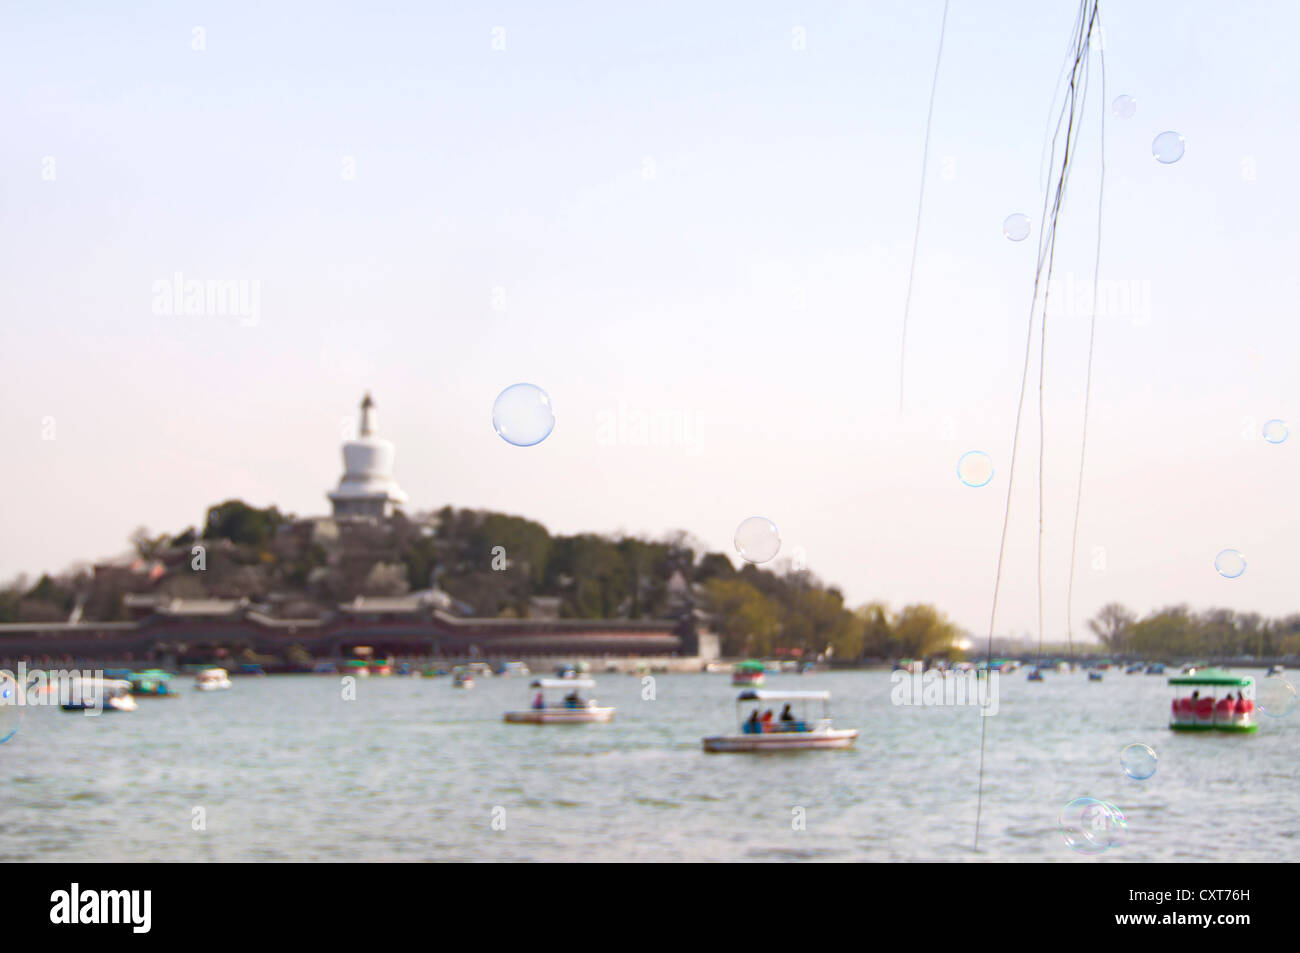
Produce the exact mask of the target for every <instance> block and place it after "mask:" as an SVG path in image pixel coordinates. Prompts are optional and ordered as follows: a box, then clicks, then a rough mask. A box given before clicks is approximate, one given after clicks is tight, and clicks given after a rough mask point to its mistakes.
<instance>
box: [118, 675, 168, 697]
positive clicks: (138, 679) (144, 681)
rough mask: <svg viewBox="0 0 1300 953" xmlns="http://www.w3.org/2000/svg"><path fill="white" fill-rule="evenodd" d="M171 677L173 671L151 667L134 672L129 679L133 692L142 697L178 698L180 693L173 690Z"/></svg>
mask: <svg viewBox="0 0 1300 953" xmlns="http://www.w3.org/2000/svg"><path fill="white" fill-rule="evenodd" d="M171 677H172V673H171V672H164V671H163V670H162V669H160V668H150V669H145V670H144V671H143V672H132V673H131V674H130V676H128V679H127V680H128V681H129V682H130V683H131V694H133V695H138V696H140V697H141V698H177V697H179V694H180V693H179V692H175V691H172V686H171Z"/></svg>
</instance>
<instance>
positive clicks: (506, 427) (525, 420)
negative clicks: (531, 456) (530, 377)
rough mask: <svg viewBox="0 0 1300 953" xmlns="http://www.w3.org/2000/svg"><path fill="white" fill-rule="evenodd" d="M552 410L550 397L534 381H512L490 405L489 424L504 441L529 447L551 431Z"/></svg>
mask: <svg viewBox="0 0 1300 953" xmlns="http://www.w3.org/2000/svg"><path fill="white" fill-rule="evenodd" d="M554 427H555V412H554V410H553V409H552V407H551V398H550V397H548V396H547V394H546V391H544V390H542V389H541V388H540V387H538V386H537V385H536V384H512V385H511V386H509V387H507V388H506V389H505V390H503V391H502V392H501V393H500V394H498V395H497V399H496V402H495V403H494V404H493V405H492V428H493V429H494V430H496V432H497V434H498V435H499V436H500V437H501V439H502V440H504V441H505V442H506V443H510V444H514V445H515V446H516V447H531V446H534V445H536V444H539V443H541V442H542V441H543V440H545V439H546V438H547V437H549V436H550V435H551V430H552V429H554Z"/></svg>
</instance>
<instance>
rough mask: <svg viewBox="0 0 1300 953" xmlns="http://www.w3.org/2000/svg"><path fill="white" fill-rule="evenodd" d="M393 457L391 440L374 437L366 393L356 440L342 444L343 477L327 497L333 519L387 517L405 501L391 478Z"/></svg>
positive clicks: (372, 409) (371, 406) (372, 413)
mask: <svg viewBox="0 0 1300 953" xmlns="http://www.w3.org/2000/svg"><path fill="white" fill-rule="evenodd" d="M396 454H397V450H396V448H395V447H394V446H393V444H392V442H391V441H388V440H384V439H383V438H381V437H378V436H376V424H375V402H374V401H373V400H371V399H370V395H369V394H366V396H365V399H364V400H362V401H361V428H360V432H359V434H358V436H357V439H355V440H349V441H348V442H347V443H345V444H343V478H342V479H341V480H339V487H338V489H337V490H334V491H333V492H331V493H330V494H329V498H330V502H331V503H333V504H334V516H335V517H336V518H337V517H350V516H353V517H355V516H360V517H382V516H388V515H389V514H391V513H392V512H393V507H394V506H396V505H397V504H399V503H405V502H406V501H407V496H406V494H405V493H403V492H402V489H401V487H399V486H398V485H397V481H396V480H395V479H394V478H393V457H394V456H396Z"/></svg>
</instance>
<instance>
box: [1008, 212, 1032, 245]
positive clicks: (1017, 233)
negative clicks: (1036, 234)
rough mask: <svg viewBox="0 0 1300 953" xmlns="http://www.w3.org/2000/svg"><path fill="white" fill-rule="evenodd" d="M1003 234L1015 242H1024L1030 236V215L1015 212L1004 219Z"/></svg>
mask: <svg viewBox="0 0 1300 953" xmlns="http://www.w3.org/2000/svg"><path fill="white" fill-rule="evenodd" d="M1002 234H1003V235H1005V236H1007V238H1009V239H1010V240H1011V241H1013V242H1023V241H1024V240H1025V239H1026V238H1028V237H1029V216H1028V215H1022V214H1021V213H1020V212H1014V213H1012V214H1011V215H1008V216H1007V217H1006V218H1004V219H1003V220H1002Z"/></svg>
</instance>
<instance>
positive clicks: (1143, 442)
mask: <svg viewBox="0 0 1300 953" xmlns="http://www.w3.org/2000/svg"><path fill="white" fill-rule="evenodd" d="M112 6H113V8H114V9H113V12H108V11H106V10H105V9H103V7H104V5H102V4H95V3H77V4H66V5H61V6H58V7H55V6H51V5H47V4H36V3H25V4H10V5H9V6H8V7H7V9H6V13H5V17H4V20H5V23H4V29H3V30H2V31H0V80H2V81H3V86H4V88H5V90H6V95H5V96H4V97H3V99H0V123H2V124H3V129H4V135H3V137H0V182H2V190H0V220H2V221H3V226H4V227H3V228H2V229H0V281H2V282H3V287H4V289H5V295H4V311H5V319H4V322H3V328H4V339H3V347H0V380H3V398H4V407H5V411H4V413H3V415H0V438H3V439H4V441H5V445H6V446H8V447H9V448H10V454H11V457H12V459H11V463H10V465H9V466H8V467H6V468H5V469H4V477H3V479H4V482H3V486H2V488H0V489H2V490H3V500H4V505H3V508H0V534H2V536H3V540H4V545H3V547H0V574H2V575H3V576H5V577H8V576H11V575H12V574H14V573H17V572H19V571H25V572H28V573H37V572H40V571H43V570H59V569H62V568H64V567H65V566H66V565H68V564H69V563H71V562H73V561H74V560H79V559H94V558H101V557H105V556H108V555H112V554H115V553H117V552H120V551H122V550H124V549H125V548H126V538H127V536H128V534H129V533H130V532H131V531H132V529H134V528H135V527H136V526H138V525H141V524H144V525H146V526H148V527H150V528H151V529H153V530H154V531H155V532H162V531H168V532H177V531H179V530H181V529H183V528H184V527H185V526H187V525H190V524H199V523H201V522H202V519H203V514H204V510H205V508H206V507H207V506H208V505H210V504H213V503H216V502H219V501H222V500H225V499H228V498H231V497H242V498H244V499H246V500H248V501H249V502H251V503H254V504H258V505H268V504H272V503H274V504H276V505H278V506H280V507H281V508H282V509H286V510H289V511H293V512H295V513H298V514H300V515H309V514H320V513H324V512H327V510H328V502H327V501H326V499H325V493H326V491H327V490H329V489H331V488H332V487H333V486H334V485H335V484H336V482H337V480H338V477H339V473H340V468H341V460H340V456H339V443H340V437H341V433H342V430H343V427H344V418H347V417H350V416H353V415H355V413H356V406H357V403H358V401H359V399H360V397H361V395H362V393H363V392H364V391H366V390H367V389H369V390H371V391H372V392H373V394H374V397H375V400H376V403H377V406H378V410H379V423H380V428H381V432H382V433H383V434H384V435H385V436H387V437H389V438H391V439H392V440H394V441H395V442H396V444H397V448H398V453H397V476H398V478H399V480H400V482H401V484H402V485H403V487H404V489H405V490H406V491H407V492H408V493H409V494H410V496H411V509H413V510H416V509H434V508H437V507H440V506H442V505H444V504H448V503H450V504H452V505H454V506H458V507H483V508H488V509H493V510H500V511H505V512H509V513H516V514H520V515H525V516H528V517H530V518H533V519H536V520H539V521H541V522H542V523H544V524H545V525H546V526H547V527H548V528H549V529H550V530H551V531H552V532H555V533H573V532H578V531H584V530H590V531H616V530H626V531H629V532H639V533H646V534H650V535H655V536H657V535H660V534H662V533H664V532H666V531H669V530H672V529H675V528H683V529H686V530H689V531H690V532H692V533H693V534H694V535H696V536H698V537H699V538H701V539H702V540H703V541H705V542H706V543H707V544H708V545H710V546H711V547H714V548H718V549H727V550H729V551H730V550H731V537H732V533H733V532H734V530H735V527H736V525H737V524H738V523H739V522H740V521H741V520H743V519H744V518H746V517H748V516H752V515H762V516H766V517H768V518H770V519H772V520H773V521H775V522H776V524H777V525H778V527H779V528H780V531H781V534H782V538H783V541H784V545H783V549H782V553H781V557H778V558H784V557H787V556H789V555H791V554H792V553H793V552H794V551H795V550H796V548H801V549H802V551H803V552H804V553H805V554H806V560H807V563H808V565H809V567H810V568H811V569H812V570H813V571H814V572H816V573H817V574H818V575H820V576H821V577H823V578H824V579H826V580H828V581H832V582H835V583H837V584H838V585H840V586H841V587H842V588H843V589H844V591H845V592H846V594H847V596H848V598H849V600H850V602H851V603H853V604H857V603H861V602H865V601H867V600H869V599H884V600H887V601H889V602H890V603H891V604H894V605H900V604H903V603H906V602H913V601H928V602H934V603H936V604H937V605H939V606H940V607H941V608H942V609H944V610H945V611H946V612H948V613H949V614H950V615H951V616H952V617H953V618H954V619H955V620H956V621H957V622H958V623H959V624H960V625H962V626H964V627H967V628H969V629H971V630H973V631H974V632H976V633H980V632H982V631H984V630H985V629H986V627H987V625H988V612H989V602H990V596H991V591H992V583H993V571H994V565H995V560H996V554H997V542H998V530H999V526H1000V520H1001V512H1002V505H1003V495H1004V493H1005V491H1006V479H1007V474H1008V462H1009V453H1010V446H1011V426H1012V420H1013V415H1014V411H1015V399H1016V394H1017V388H1018V385H1019V373H1020V359H1021V353H1022V347H1023V338H1024V331H1025V321H1026V317H1027V310H1028V307H1029V293H1030V287H1031V284H1032V278H1033V257H1034V244H1035V242H1036V238H1037V229H1038V226H1039V224H1040V223H1039V222H1038V221H1037V220H1036V219H1037V213H1038V210H1039V208H1040V206H1041V202H1042V191H1041V182H1040V165H1041V160H1042V146H1043V138H1044V135H1045V132H1046V126H1047V120H1048V109H1049V105H1050V100H1051V97H1052V92H1053V87H1054V84H1055V82H1056V80H1057V76H1058V74H1059V72H1060V69H1061V66H1062V57H1063V55H1064V53H1065V51H1066V47H1067V44H1068V41H1069V38H1070V29H1071V26H1072V23H1073V20H1074V16H1075V11H1076V8H1077V4H1076V3H1074V2H1067V0H1055V2H1042V0H1021V2H999V3H992V2H987V3H985V2H975V0H954V2H953V3H952V8H951V13H950V15H949V21H948V30H947V39H946V42H945V51H944V60H943V65H942V71H941V75H940V79H939V86H938V98H937V101H936V105H935V112H934V123H933V137H932V143H931V150H930V162H929V167H928V170H927V182H928V191H927V196H926V210H925V218H924V223H923V226H922V232H921V243H920V251H919V256H918V264H917V274H916V289H915V292H914V298H913V307H912V316H911V323H910V331H909V356H908V368H909V371H908V392H909V400H908V405H907V409H906V413H904V414H903V415H900V414H899V412H898V408H897V390H898V367H897V365H898V347H899V335H900V324H901V317H902V304H903V296H904V291H905V288H906V284H907V263H908V257H909V254H910V250H911V241H912V231H913V221H914V216H915V213H916V200H917V189H918V186H919V183H920V178H919V176H920V157H921V148H922V140H923V135H924V123H925V112H926V103H927V99H928V96H929V92H930V75H931V70H932V67H933V63H934V54H935V47H936V42H937V39H938V27H939V18H940V13H941V10H942V3H941V2H940V0H926V2H920V0H892V2H871V3H795V4H791V3H772V2H753V0H747V2H736V3H725V4H724V3H720V4H697V3H672V2H668V3H655V4H641V5H639V6H636V7H633V6H631V5H625V4H603V3H594V2H593V3H572V4H561V5H553V6H552V9H549V10H546V11H543V10H542V9H539V7H540V6H541V5H538V4H528V3H523V2H498V3H495V4H492V5H482V6H478V7H476V6H475V5H472V4H448V3H419V2H410V3H402V2H387V3H383V4H366V5H353V4H338V3H289V4H274V5H272V4H264V3H248V2H229V3H223V4H204V3H166V4H164V3H153V4H145V3H141V4H126V3H120V4H114V5H112ZM1102 19H1103V22H1104V24H1105V30H1106V43H1107V69H1108V77H1107V87H1108V88H1107V99H1113V98H1114V97H1115V96H1117V95H1119V94H1121V93H1126V94H1128V95H1131V96H1133V97H1135V98H1136V99H1137V100H1138V109H1137V114H1136V116H1134V117H1133V118H1131V119H1126V120H1123V119H1116V118H1114V117H1112V116H1109V115H1108V118H1107V126H1106V161H1107V192H1106V200H1105V219H1104V245H1103V251H1102V278H1103V280H1105V281H1109V282H1111V283H1112V287H1115V288H1119V287H1121V286H1122V287H1124V288H1126V289H1129V288H1132V289H1136V291H1137V296H1136V297H1135V298H1133V299H1132V303H1130V304H1129V305H1128V306H1126V307H1123V308H1121V309H1120V310H1122V311H1124V312H1125V313H1121V314H1106V315H1103V317H1102V318H1101V319H1100V320H1099V329H1098V345H1097V353H1096V371H1095V382H1094V384H1095V386H1094V403H1093V416H1092V424H1091V431H1090V434H1091V435H1090V445H1089V469H1088V474H1087V478H1086V482H1085V491H1084V505H1083V519H1082V524H1081V528H1080V571H1079V574H1078V581H1077V588H1076V595H1075V613H1074V614H1075V627H1076V633H1077V632H1079V631H1082V630H1083V628H1084V620H1085V619H1086V618H1087V617H1088V616H1090V615H1091V614H1093V613H1094V612H1095V611H1096V610H1097V608H1099V607H1100V605H1101V604H1103V603H1104V602H1107V601H1110V600H1120V601H1123V602H1125V603H1127V604H1129V605H1130V606H1131V607H1133V608H1134V609H1136V610H1138V611H1142V612H1145V611H1147V610H1150V609H1152V608H1154V607H1157V606H1161V605H1165V604H1169V603H1174V602H1183V601H1185V602H1189V603H1191V604H1192V605H1194V606H1209V605H1222V606H1228V607H1232V608H1237V609H1242V610H1257V611H1260V612H1263V613H1267V614H1282V613H1286V612H1290V611H1300V598H1298V597H1297V596H1296V594H1295V587H1294V585H1293V579H1294V573H1295V567H1296V558H1295V555H1294V543H1293V539H1294V538H1295V537H1296V535H1297V531H1298V530H1300V517H1298V516H1297V511H1296V507H1295V505H1294V499H1295V486H1296V472H1297V470H1296V468H1297V460H1298V457H1297V454H1300V433H1297V434H1296V435H1294V436H1292V437H1291V438H1290V439H1289V440H1288V441H1287V442H1285V443H1283V444H1280V445H1276V446H1275V445H1271V444H1268V443H1266V442H1264V441H1263V440H1262V439H1260V436H1259V428H1260V426H1261V425H1262V424H1263V423H1264V422H1265V421H1266V420H1269V419H1270V418H1281V419H1283V420H1286V421H1288V422H1289V423H1290V424H1292V426H1293V427H1297V428H1300V400H1298V399H1297V391H1296V386H1295V381H1296V380H1297V379H1298V378H1300V373H1298V372H1300V347H1298V346H1297V345H1300V330H1297V321H1296V319H1295V309H1296V304H1295V302H1296V300H1297V297H1298V294H1297V293H1298V292H1300V288H1298V287H1297V285H1300V279H1298V278H1297V270H1296V268H1295V261H1296V259H1297V257H1298V256H1297V253H1298V252H1300V248H1298V247H1297V246H1298V243H1297V240H1296V235H1295V214H1296V209H1297V208H1300V185H1297V179H1296V176H1295V175H1294V172H1293V169H1294V166H1295V162H1296V160H1297V154H1298V146H1300V141H1298V139H1297V134H1296V132H1295V123H1294V119H1295V116H1296V112H1297V109H1296V107H1297V103H1298V102H1300V70H1297V69H1296V67H1295V65H1294V55H1293V50H1292V43H1291V38H1292V37H1293V36H1295V35H1296V33H1297V32H1298V30H1300V7H1297V6H1295V5H1293V4H1288V3H1283V2H1277V3H1262V2H1256V3H1242V4H1233V5H1230V6H1229V5H1223V4H1221V3H1210V2H1195V3H1182V4H1177V5H1171V4H1166V3H1153V2H1145V3H1126V4H1114V5H1103V10H1102ZM196 28H200V32H196ZM799 31H802V32H799ZM801 39H802V44H801V42H800V40H801ZM801 45H802V46H803V47H804V48H802V49H800V48H797V47H799V46H801ZM196 46H200V47H202V49H196V48H195V47H196ZM502 46H504V48H503V49H500V48H494V47H502ZM1090 96H1091V99H1090V103H1089V107H1090V108H1089V111H1088V115H1089V120H1088V122H1089V125H1088V126H1086V127H1085V129H1084V133H1083V137H1082V139H1081V140H1080V141H1081V143H1082V146H1081V152H1080V155H1079V164H1078V166H1077V167H1076V171H1075V178H1074V180H1073V182H1072V188H1071V193H1070V196H1069V201H1068V202H1067V205H1066V208H1065V211H1064V214H1063V216H1062V224H1061V232H1060V236H1061V237H1060V242H1059V250H1058V256H1057V270H1058V275H1059V276H1061V278H1062V279H1063V280H1071V279H1072V280H1073V281H1074V282H1075V283H1076V286H1077V285H1079V284H1086V283H1087V282H1088V281H1089V280H1090V277H1091V271H1092V260H1093V259H1092V250H1093V243H1094V241H1095V225H1096V180H1097V158H1098V141H1097V132H1098V127H1097V119H1098V112H1099V109H1098V107H1099V106H1100V105H1101V104H1102V102H1101V92H1100V72H1099V70H1097V69H1094V71H1093V88H1092V91H1091V94H1090ZM1167 129H1171V130H1176V131H1178V132H1180V133H1181V134H1182V135H1184V136H1185V137H1186V139H1187V151H1186V156H1185V157H1184V158H1183V160H1182V161H1181V162H1179V163H1177V164H1175V165H1171V166H1162V165H1159V164H1157V163H1156V162H1155V161H1154V160H1153V159H1152V157H1151V140H1152V138H1153V137H1154V136H1155V135H1156V134H1157V133H1159V132H1161V131H1164V130H1167ZM1018 211H1019V212H1025V213H1028V214H1030V216H1031V217H1033V218H1034V219H1035V221H1034V229H1035V231H1034V235H1033V236H1032V237H1031V239H1030V240H1029V241H1025V242H1022V243H1020V244H1013V243H1011V242H1008V241H1007V240H1005V239H1004V238H1003V237H1002V235H1001V223H1002V220H1003V218H1005V217H1006V216H1007V215H1008V214H1010V213H1012V212H1018ZM176 272H181V273H182V274H183V275H184V277H185V278H186V279H194V280H205V281H206V280H221V279H229V280H243V281H248V282H257V283H258V285H257V286H258V288H259V291H260V309H259V315H258V319H257V321H256V323H255V324H253V323H250V322H243V321H241V320H240V319H239V318H237V317H230V316H222V315H205V316H185V315H175V314H155V313H154V306H153V305H154V300H153V286H154V283H155V282H157V281H168V280H170V279H171V278H172V276H173V275H174V274H175V273H176ZM1067 276H1070V277H1067ZM1086 334H1087V312H1086V307H1082V308H1081V307H1078V306H1077V305H1072V306H1071V307H1069V308H1067V309H1066V310H1065V312H1064V313H1060V314H1057V315H1054V316H1053V317H1052V318H1051V319H1050V320H1049V326H1048V345H1047V346H1048V362H1047V375H1046V376H1047V408H1046V417H1047V421H1046V433H1047V440H1046V444H1047V446H1046V452H1047V463H1046V467H1047V480H1046V501H1045V524H1046V533H1047V536H1046V544H1045V546H1046V549H1045V559H1046V566H1047V572H1046V577H1045V580H1044V587H1045V599H1046V602H1045V606H1046V610H1045V611H1046V617H1047V623H1046V635H1047V638H1049V639H1056V638H1060V637H1062V636H1063V635H1064V631H1065V591H1066V576H1067V572H1066V568H1067V566H1068V560H1069V533H1070V522H1071V518H1072V513H1073V505H1074V474H1075V470H1076V468H1077V466H1078V450H1079V436H1080V418H1081V412H1082V403H1081V397H1082V388H1083V371H1084V358H1085V355H1084V345H1085V343H1086ZM1031 375H1032V377H1033V378H1034V379H1036V376H1037V368H1036V367H1035V368H1033V369H1031ZM519 381H530V382H532V383H535V384H538V385H540V386H541V387H543V388H545V389H546V390H547V391H548V393H549V394H550V396H551V399H552V401H553V403H554V406H555V409H556V416H557V424H556V427H555V430H554V432H553V433H552V434H551V436H550V437H549V438H548V439H547V440H546V441H545V442H544V443H542V444H540V445H539V446H536V447H532V448H528V449H519V448H515V447H511V446H509V445H507V444H506V443H504V442H503V441H502V440H501V439H500V438H499V437H497V436H496V434H495V433H494V432H493V430H492V426H491V422H490V410H491V405H492V401H493V399H494V397H495V396H496V394H497V393H498V392H499V391H500V390H502V389H503V388H504V387H506V386H508V385H510V384H513V383H516V382H519ZM638 413H641V414H646V415H650V416H652V417H655V418H657V419H659V420H660V421H664V422H667V423H669V424H673V423H675V424H676V429H675V430H674V429H672V427H671V426H670V427H668V428H667V435H666V438H664V439H659V440H658V441H657V442H656V443H655V445H644V444H645V443H647V441H640V440H638V432H637V430H636V428H635V415H636V414H638ZM1026 413H1027V418H1026V430H1025V437H1024V439H1023V441H1022V450H1023V451H1024V454H1025V455H1024V456H1023V458H1022V462H1021V466H1020V467H1018V469H1017V481H1016V489H1017V499H1016V504H1015V507H1014V509H1013V518H1012V524H1011V540H1010V544H1009V547H1008V561H1007V566H1006V571H1005V579H1006V585H1005V588H1004V593H1003V596H1002V601H1001V608H1000V611H999V617H998V624H997V629H998V631H999V632H1000V633H1009V634H1015V635H1020V634H1022V633H1024V632H1027V631H1036V628H1035V627H1036V609H1035V601H1034V547H1035V535H1034V534H1035V522H1034V520H1035V512H1036V505H1037V503H1036V495H1035V494H1036V489H1035V484H1034V474H1035V469H1036V454H1037V433H1038V422H1037V417H1036V413H1037V410H1036V394H1035V393H1033V392H1031V394H1030V397H1029V403H1028V405H1027V408H1026ZM620 415H621V418H622V419H623V420H624V422H625V424H623V425H620V424H618V423H617V421H618V420H619V419H620ZM50 418H52V420H51V419H50ZM611 421H615V424H614V425H612V426H611V424H610V422H611ZM49 437H52V439H47V438H49ZM971 449H980V450H984V451H986V452H987V453H989V454H990V455H991V457H992V458H993V461H994V466H995V468H996V474H995V476H994V479H993V481H992V482H991V483H990V484H989V485H988V486H986V487H983V488H981V489H972V488H969V487H966V486H963V485H962V484H961V483H960V482H959V481H958V479H957V476H956V464H957V459H958V457H959V456H960V455H961V454H962V453H963V452H965V451H967V450H971ZM1228 547H1232V548H1236V549H1239V550H1241V551H1242V552H1243V553H1244V554H1245V556H1246V559H1247V562H1248V569H1247V571H1246V573H1245V574H1244V575H1243V576H1242V577H1241V578H1239V579H1235V580H1227V579H1223V578H1221V577H1219V576H1218V575H1217V574H1216V573H1215V570H1214V568H1213V560H1214V556H1215V554H1216V553H1217V552H1218V551H1219V550H1221V549H1224V548H1228ZM1094 561H1096V562H1097V565H1098V566H1099V567H1101V568H1094Z"/></svg>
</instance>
